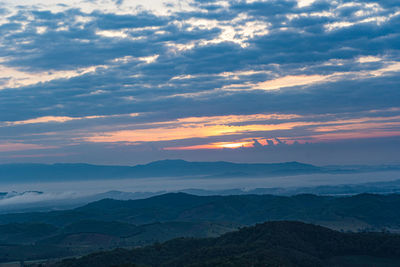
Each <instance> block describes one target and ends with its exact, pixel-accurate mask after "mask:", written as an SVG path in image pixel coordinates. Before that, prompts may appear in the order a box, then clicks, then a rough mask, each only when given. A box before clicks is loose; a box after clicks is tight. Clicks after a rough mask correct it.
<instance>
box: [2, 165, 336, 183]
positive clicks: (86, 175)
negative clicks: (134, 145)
mask: <svg viewBox="0 0 400 267" xmlns="http://www.w3.org/2000/svg"><path fill="white" fill-rule="evenodd" d="M332 171H334V170H331V169H329V170H328V169H325V168H323V167H317V166H314V165H310V164H304V163H299V162H284V163H232V162H224V161H218V162H189V161H184V160H161V161H155V162H151V163H148V164H144V165H136V166H111V165H91V164H83V163H76V164H75V163H56V164H51V165H47V164H3V165H0V182H24V181H36V182H37V181H59V180H82V179H84V180H88V179H93V180H94V179H117V178H146V177H184V176H192V177H197V176H200V177H224V176H227V177H235V176H239V177H240V176H280V175H298V174H308V173H322V172H332Z"/></svg>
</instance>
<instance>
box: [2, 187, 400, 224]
mask: <svg viewBox="0 0 400 267" xmlns="http://www.w3.org/2000/svg"><path fill="white" fill-rule="evenodd" d="M85 220H97V221H120V222H125V223H131V224H135V225H141V224H149V223H156V222H169V221H185V222H233V223H236V224H242V225H250V224H254V223H258V222H263V221H269V220H300V221H304V222H311V223H316V224H321V225H325V226H329V227H332V228H334V229H345V230H348V229H351V230H355V231H357V230H358V229H366V228H368V229H377V230H380V229H382V228H387V229H400V195H397V194H392V195H374V194H360V195H355V196H350V197H329V196H316V195H311V194H308V195H307V194H303V195H296V196H290V197H287V196H274V195H236V196H194V195H189V194H185V193H169V194H164V195H160V196H155V197H151V198H148V199H140V200H128V201H120V200H112V199H104V200H100V201H97V202H93V203H90V204H88V205H85V206H83V207H80V208H76V209H72V210H65V211H52V212H34V213H15V214H4V215H0V224H6V223H12V222H17V223H23V222H36V223H47V224H53V225H56V226H65V225H67V224H71V223H76V222H79V221H85Z"/></svg>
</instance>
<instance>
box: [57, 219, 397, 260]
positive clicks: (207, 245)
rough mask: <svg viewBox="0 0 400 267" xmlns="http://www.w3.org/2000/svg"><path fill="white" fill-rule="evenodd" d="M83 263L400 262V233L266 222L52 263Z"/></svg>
mask: <svg viewBox="0 0 400 267" xmlns="http://www.w3.org/2000/svg"><path fill="white" fill-rule="evenodd" d="M49 265H50V266H54V267H75V266H76V267H78V266H86V267H91V266H93V267H94V266H96V267H108V266H171V267H173V266H182V267H183V266H191V267H194V266H210V267H211V266H307V267H309V266H376V267H379V266H382V267H383V266H400V236H399V235H394V234H383V233H340V232H337V231H333V230H330V229H327V228H324V227H320V226H315V225H311V224H305V223H300V222H289V221H281V222H267V223H263V224H259V225H256V226H253V227H248V228H243V229H241V230H240V231H236V232H232V233H228V234H225V235H222V236H221V237H218V238H208V239H191V238H181V239H174V240H171V241H168V242H166V243H163V244H155V245H152V246H148V247H144V248H137V249H131V250H127V249H117V250H113V251H109V252H99V253H95V254H91V255H88V256H85V257H81V258H79V259H69V260H64V261H61V262H59V263H55V264H49Z"/></svg>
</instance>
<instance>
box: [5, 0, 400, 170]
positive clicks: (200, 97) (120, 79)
mask: <svg viewBox="0 0 400 267" xmlns="http://www.w3.org/2000/svg"><path fill="white" fill-rule="evenodd" d="M399 74H400V2H399V1H398V0H384V1H372V0H365V1H347V0H343V1H324V0H321V1H318V0H317V1H313V0H301V1H283V0H282V1H275V0H267V1H262V0H238V1H236V0H234V1H209V0H185V1H174V0H172V1H162V0H154V1H153V0H149V1H136V0H135V1H129V0H69V1H65V0H64V1H63V0H51V1H50V0H41V1H38V0H23V1H22V0H7V1H5V0H0V163H19V162H35V163H55V162H86V163H92V164H113V165H115V164H120V165H135V164H140V163H146V162H150V161H155V160H162V159H171V158H173V159H177V158H179V159H185V160H191V161H217V160H224V161H233V162H284V161H300V162H305V163H312V164H318V165H334V164H399V163H400V75H399Z"/></svg>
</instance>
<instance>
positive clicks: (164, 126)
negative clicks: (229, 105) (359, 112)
mask: <svg viewBox="0 0 400 267" xmlns="http://www.w3.org/2000/svg"><path fill="white" fill-rule="evenodd" d="M293 118H301V119H304V120H302V121H289V122H287V121H284V120H287V119H293ZM310 118H311V117H310ZM312 118H313V119H315V117H312ZM306 119H307V117H301V116H298V115H295V114H253V115H229V116H213V117H188V118H181V119H177V120H173V121H165V122H154V123H144V124H136V125H132V126H135V127H141V128H139V129H131V130H119V131H104V132H101V133H95V134H93V135H91V136H84V137H82V138H79V139H76V141H82V140H84V141H88V142H101V143H113V142H129V143H132V144H139V143H140V142H158V141H171V140H184V139H191V138H208V137H217V136H225V135H229V136H233V135H237V136H238V138H240V135H242V134H249V133H253V132H254V133H255V135H256V136H258V137H256V136H255V137H252V138H249V139H240V140H236V141H234V142H221V143H208V144H203V145H195V146H186V147H178V148H167V149H217V148H238V147H242V146H245V147H247V146H251V144H252V143H253V138H256V139H257V140H259V142H260V143H261V144H262V145H268V144H267V143H266V142H265V140H263V139H265V138H260V137H259V136H260V133H263V134H262V135H261V136H268V135H269V132H273V131H277V130H294V129H295V128H297V127H306V128H307V129H308V131H310V132H313V133H314V134H311V136H308V137H304V138H305V139H306V140H312V139H315V140H318V136H321V138H322V137H323V136H324V133H327V132H335V131H351V132H356V133H354V135H356V134H359V136H360V138H363V137H362V136H363V134H362V131H368V132H371V133H375V132H376V133H377V132H378V131H377V130H380V132H383V131H384V129H388V128H389V127H390V128H393V127H399V126H400V122H397V121H393V120H399V119H400V116H392V117H363V118H356V119H342V120H332V121H306ZM269 120H274V121H276V123H268V122H269ZM391 120H392V121H391ZM127 126H129V125H127ZM372 130H373V131H372ZM392 130H394V129H392ZM335 134H336V135H338V136H340V135H341V133H335ZM341 136H344V135H341ZM349 136H350V135H349ZM349 138H351V137H349ZM295 139H296V140H302V139H301V137H300V138H295ZM281 140H285V138H282V139H281ZM286 141H288V142H287V143H288V144H290V142H294V141H292V140H286Z"/></svg>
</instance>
